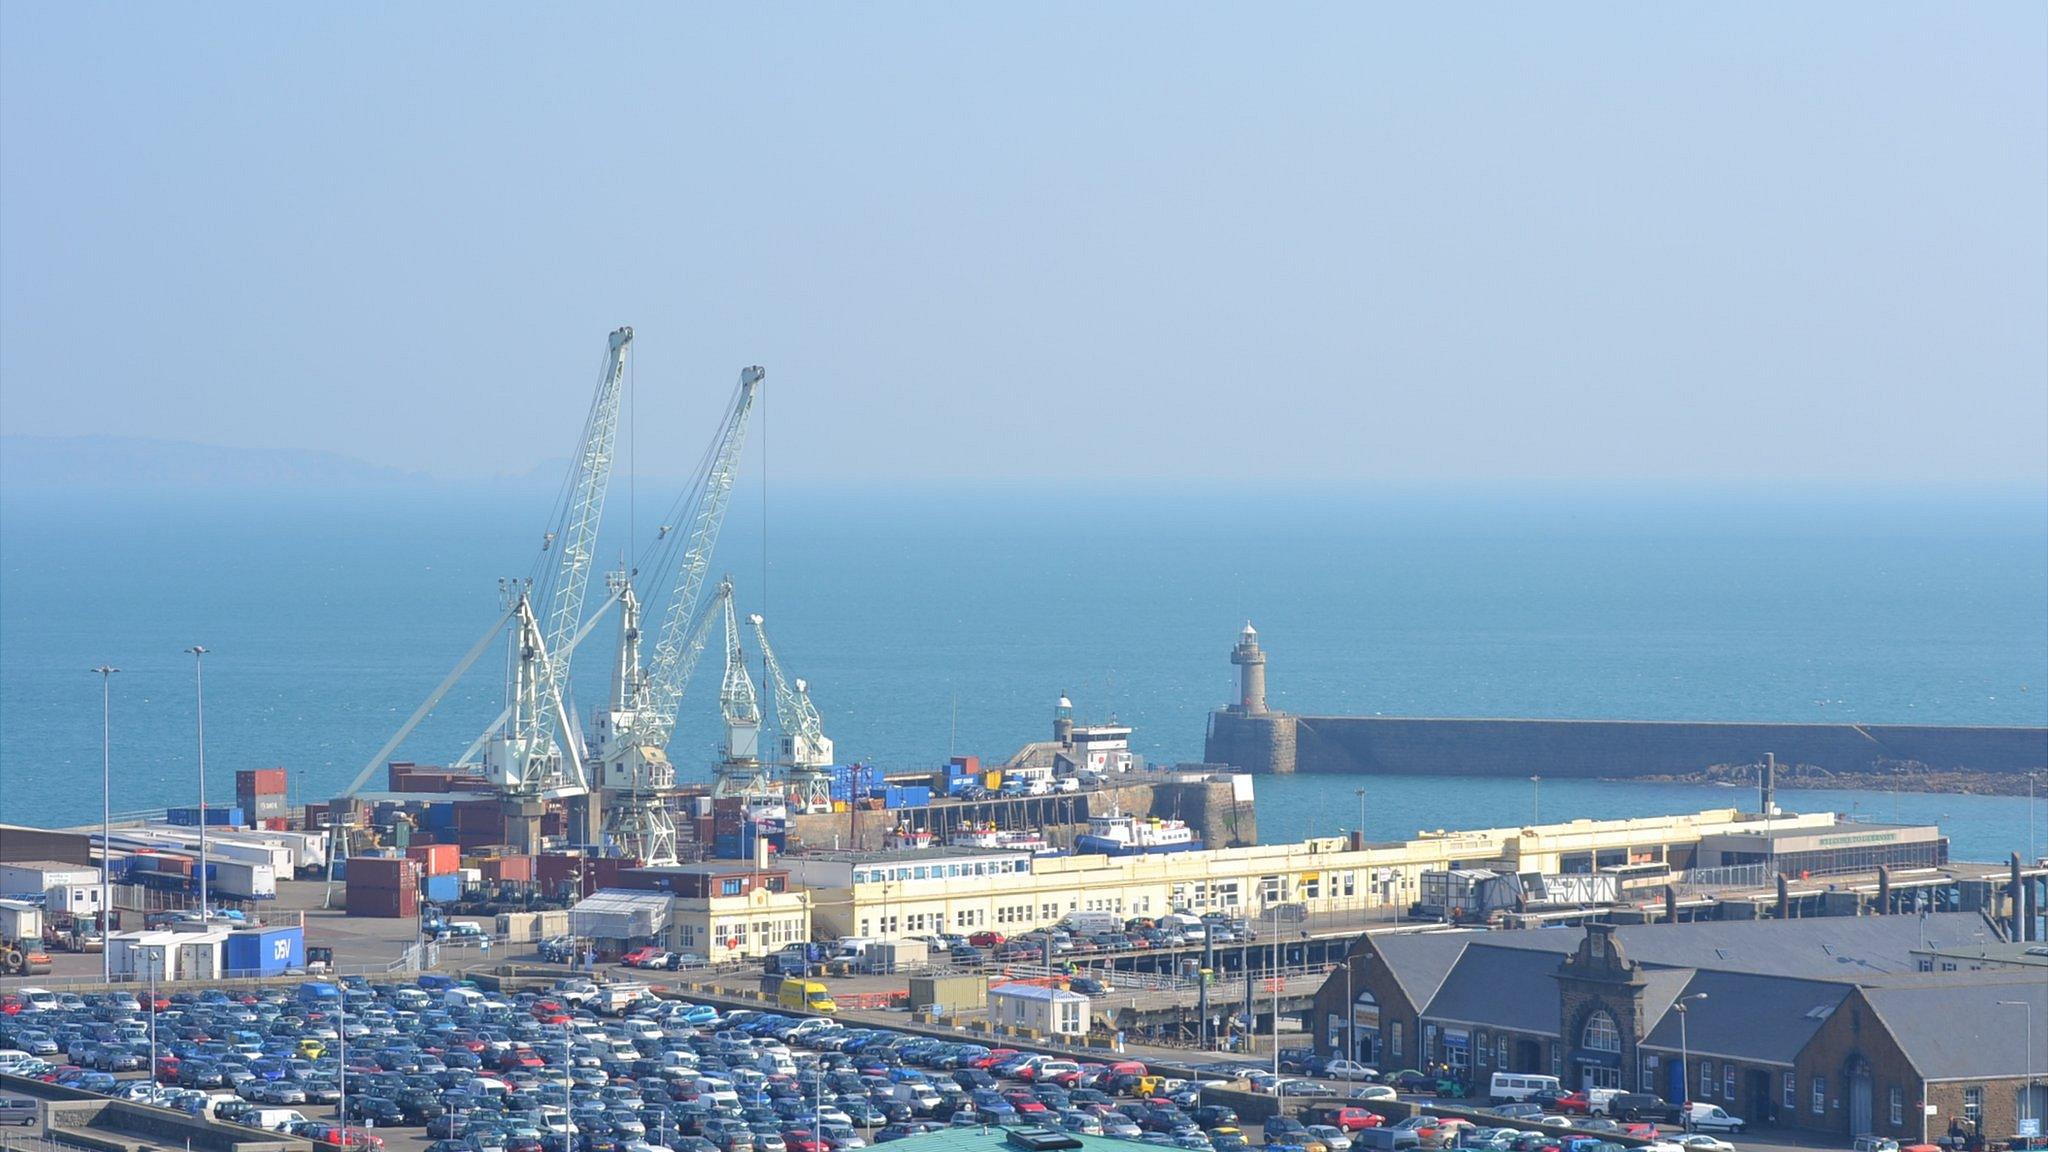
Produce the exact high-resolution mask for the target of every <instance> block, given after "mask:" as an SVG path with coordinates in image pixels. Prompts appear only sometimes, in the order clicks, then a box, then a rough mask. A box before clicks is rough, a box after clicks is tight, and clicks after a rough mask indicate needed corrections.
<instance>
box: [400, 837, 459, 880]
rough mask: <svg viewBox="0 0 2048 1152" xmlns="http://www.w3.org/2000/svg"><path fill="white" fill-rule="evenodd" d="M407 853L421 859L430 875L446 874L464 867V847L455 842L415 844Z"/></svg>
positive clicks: (418, 859) (411, 856)
mask: <svg viewBox="0 0 2048 1152" xmlns="http://www.w3.org/2000/svg"><path fill="white" fill-rule="evenodd" d="M405 854H406V855H407V856H408V857H410V858H412V859H414V860H417V861H419V862H420V864H421V865H422V866H423V867H424V868H425V869H426V872H427V875H429V876H446V875H449V874H450V873H453V872H456V871H458V870H460V869H461V867H462V849H461V847H460V846H458V845H455V844H415V845H413V846H412V847H410V848H407V849H406V850H405Z"/></svg>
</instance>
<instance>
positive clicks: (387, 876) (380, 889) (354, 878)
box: [348, 856, 420, 916]
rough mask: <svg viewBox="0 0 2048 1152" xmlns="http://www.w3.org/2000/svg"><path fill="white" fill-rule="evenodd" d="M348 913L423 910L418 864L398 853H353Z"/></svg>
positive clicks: (414, 913)
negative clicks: (388, 854)
mask: <svg viewBox="0 0 2048 1152" xmlns="http://www.w3.org/2000/svg"><path fill="white" fill-rule="evenodd" d="M348 914H349V915H351V916H417V915H419V914H420V880H419V865H418V864H417V863H415V862H414V861H411V860H407V859H405V858H403V857H395V856H353V857H350V858H349V862H348Z"/></svg>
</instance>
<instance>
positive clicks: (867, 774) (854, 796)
mask: <svg viewBox="0 0 2048 1152" xmlns="http://www.w3.org/2000/svg"><path fill="white" fill-rule="evenodd" d="M881 787H882V770H881V769H880V768H877V767H875V766H874V765H872V764H838V765H834V766H833V768H832V784H831V797H832V799H834V800H843V801H848V802H851V801H854V800H859V799H862V798H864V797H868V796H872V795H874V794H875V792H876V791H877V790H878V789H880V788H881Z"/></svg>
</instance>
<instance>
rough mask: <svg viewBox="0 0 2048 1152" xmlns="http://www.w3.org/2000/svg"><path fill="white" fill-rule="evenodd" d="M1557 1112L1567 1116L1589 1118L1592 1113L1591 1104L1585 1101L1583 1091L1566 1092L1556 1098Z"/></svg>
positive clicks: (1589, 1101)
mask: <svg viewBox="0 0 2048 1152" xmlns="http://www.w3.org/2000/svg"><path fill="white" fill-rule="evenodd" d="M1557 1110H1558V1111H1559V1112H1562V1113H1564V1114H1565V1115H1567V1116H1589V1115H1591V1114H1592V1112H1593V1102H1592V1101H1591V1100H1588V1099H1586V1094H1585V1092H1584V1091H1579V1092H1567V1093H1565V1094H1564V1095H1562V1096H1559V1097H1558V1098H1557Z"/></svg>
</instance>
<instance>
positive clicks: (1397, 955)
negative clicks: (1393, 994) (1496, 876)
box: [1372, 932, 1494, 1008]
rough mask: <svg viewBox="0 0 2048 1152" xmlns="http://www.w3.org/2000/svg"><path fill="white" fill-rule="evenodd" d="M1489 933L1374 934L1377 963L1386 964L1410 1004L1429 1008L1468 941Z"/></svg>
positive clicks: (1373, 945) (1373, 942)
mask: <svg viewBox="0 0 2048 1152" xmlns="http://www.w3.org/2000/svg"><path fill="white" fill-rule="evenodd" d="M1489 935H1494V934H1493V933H1485V932H1419V933H1416V934H1414V935H1409V936H1394V935H1387V936H1375V937H1373V938H1372V950H1373V952H1374V953H1375V954H1376V959H1375V961H1374V963H1378V964H1384V965H1386V967H1387V971H1388V972H1390V973H1392V975H1393V977H1394V982H1395V983H1396V984H1399V985H1400V986H1401V991H1402V992H1403V993H1405V994H1406V995H1407V997H1408V1002H1409V1003H1410V1004H1413V1005H1415V1006H1416V1007H1417V1008H1427V1007H1428V1005H1429V1002H1430V1000H1431V998H1433V997H1434V996H1435V995H1436V990H1437V989H1438V988H1440V987H1442V986H1443V982H1444V977H1446V976H1448V975H1450V973H1451V967H1452V965H1454V964H1456V963H1457V962H1458V957H1459V956H1460V955H1461V954H1463V953H1464V951H1465V945H1467V944H1469V943H1471V942H1472V941H1474V940H1477V939H1480V938H1482V937H1485V936H1489Z"/></svg>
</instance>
